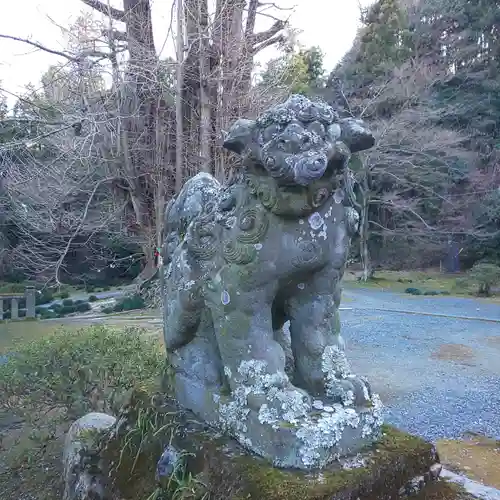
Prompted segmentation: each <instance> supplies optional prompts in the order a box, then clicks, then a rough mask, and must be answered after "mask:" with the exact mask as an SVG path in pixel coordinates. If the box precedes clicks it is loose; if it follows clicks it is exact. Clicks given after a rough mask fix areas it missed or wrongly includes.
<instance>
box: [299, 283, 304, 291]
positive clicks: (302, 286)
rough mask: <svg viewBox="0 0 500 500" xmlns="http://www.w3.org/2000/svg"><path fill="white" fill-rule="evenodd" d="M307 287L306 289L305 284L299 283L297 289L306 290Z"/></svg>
mask: <svg viewBox="0 0 500 500" xmlns="http://www.w3.org/2000/svg"><path fill="white" fill-rule="evenodd" d="M305 287H306V285H305V284H304V283H299V284H298V285H297V288H298V289H299V290H304V288H305Z"/></svg>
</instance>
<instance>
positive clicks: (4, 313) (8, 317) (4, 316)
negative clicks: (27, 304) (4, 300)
mask: <svg viewBox="0 0 500 500" xmlns="http://www.w3.org/2000/svg"><path fill="white" fill-rule="evenodd" d="M3 319H10V311H4V312H3Z"/></svg>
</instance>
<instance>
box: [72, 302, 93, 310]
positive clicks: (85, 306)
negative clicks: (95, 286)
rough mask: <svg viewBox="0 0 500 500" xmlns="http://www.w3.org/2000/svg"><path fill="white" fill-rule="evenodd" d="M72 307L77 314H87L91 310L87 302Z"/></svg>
mask: <svg viewBox="0 0 500 500" xmlns="http://www.w3.org/2000/svg"><path fill="white" fill-rule="evenodd" d="M74 307H75V308H76V310H77V312H87V311H91V310H92V307H91V306H90V304H89V303H88V302H81V303H80V304H75V306H74Z"/></svg>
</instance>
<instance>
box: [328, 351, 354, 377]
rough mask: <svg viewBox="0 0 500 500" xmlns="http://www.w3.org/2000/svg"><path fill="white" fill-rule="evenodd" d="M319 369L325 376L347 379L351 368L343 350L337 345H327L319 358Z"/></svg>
mask: <svg viewBox="0 0 500 500" xmlns="http://www.w3.org/2000/svg"><path fill="white" fill-rule="evenodd" d="M321 369H322V370H323V373H324V374H325V376H326V377H327V378H328V377H335V378H347V377H348V376H349V375H350V374H351V367H350V365H349V362H348V361H347V356H346V355H345V352H344V351H343V349H341V348H340V347H339V346H337V345H328V346H326V347H325V350H324V351H323V355H322V357H321Z"/></svg>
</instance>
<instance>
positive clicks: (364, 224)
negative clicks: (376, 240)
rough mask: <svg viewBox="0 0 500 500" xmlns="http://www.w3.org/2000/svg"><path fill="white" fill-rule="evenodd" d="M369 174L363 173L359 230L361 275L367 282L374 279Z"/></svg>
mask: <svg viewBox="0 0 500 500" xmlns="http://www.w3.org/2000/svg"><path fill="white" fill-rule="evenodd" d="M368 176H369V173H368V172H366V171H365V172H364V173H363V181H362V185H361V190H362V203H361V227H360V228H359V233H360V239H359V254H360V257H361V264H362V266H363V274H362V275H361V280H362V281H363V282H367V281H368V280H369V279H371V278H372V277H373V269H372V263H371V259H370V249H369V247H368V240H369V238H370V231H369V226H370V220H369V208H370V183H369V179H368Z"/></svg>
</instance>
